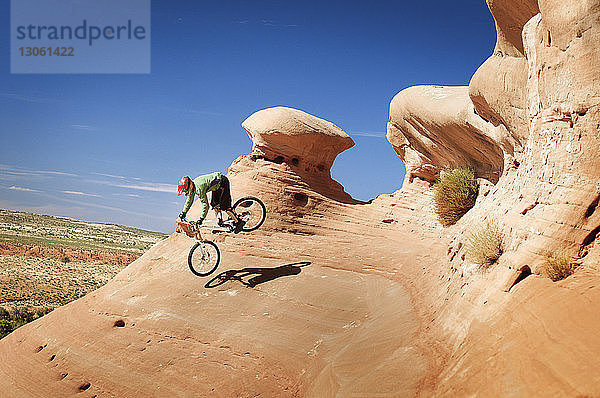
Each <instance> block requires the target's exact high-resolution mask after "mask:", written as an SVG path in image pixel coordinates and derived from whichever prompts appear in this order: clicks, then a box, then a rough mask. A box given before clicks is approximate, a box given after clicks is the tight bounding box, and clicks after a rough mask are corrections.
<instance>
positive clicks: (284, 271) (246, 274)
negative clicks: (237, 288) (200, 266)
mask: <svg viewBox="0 0 600 398" xmlns="http://www.w3.org/2000/svg"><path fill="white" fill-rule="evenodd" d="M310 264H311V262H310V261H302V262H298V263H291V264H285V265H280V266H278V267H271V268H261V267H248V268H242V269H230V270H228V271H224V272H221V273H220V274H219V275H217V276H215V277H214V278H212V279H211V280H209V281H208V282H206V285H204V287H205V288H207V289H210V288H214V287H217V286H220V285H222V284H223V283H225V282H227V281H238V282H240V283H241V284H243V285H244V286H248V287H255V286H257V285H260V284H261V283H265V282H269V281H272V280H274V279H277V278H281V277H284V276H292V275H298V274H299V273H300V272H301V271H302V267H306V266H307V265H310Z"/></svg>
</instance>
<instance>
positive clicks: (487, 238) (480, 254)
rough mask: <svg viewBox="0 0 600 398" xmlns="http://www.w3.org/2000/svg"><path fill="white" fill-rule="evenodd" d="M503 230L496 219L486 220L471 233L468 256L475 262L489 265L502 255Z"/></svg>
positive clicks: (483, 265)
mask: <svg viewBox="0 0 600 398" xmlns="http://www.w3.org/2000/svg"><path fill="white" fill-rule="evenodd" d="M502 240H503V235H502V230H501V229H500V227H499V225H498V223H497V222H495V221H486V223H485V224H484V225H483V226H481V227H480V228H479V229H476V230H474V231H473V232H471V234H470V235H469V238H468V241H467V256H468V257H469V259H470V260H471V261H473V262H474V263H475V264H479V265H480V266H482V267H489V266H490V265H492V264H494V263H495V262H496V261H498V259H499V258H500V256H501V255H502V250H503V249H502Z"/></svg>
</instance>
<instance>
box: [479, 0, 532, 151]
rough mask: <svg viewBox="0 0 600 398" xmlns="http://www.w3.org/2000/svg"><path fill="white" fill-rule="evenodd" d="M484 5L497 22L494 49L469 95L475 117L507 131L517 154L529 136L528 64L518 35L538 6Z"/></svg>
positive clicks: (494, 1) (496, 0)
mask: <svg viewBox="0 0 600 398" xmlns="http://www.w3.org/2000/svg"><path fill="white" fill-rule="evenodd" d="M487 3H488V6H489V8H490V11H491V12H492V15H493V16H494V20H495V22H496V32H497V39H496V47H495V49H494V53H493V54H492V56H490V57H489V58H488V59H487V60H486V61H485V62H484V63H483V65H481V66H480V67H479V69H477V71H476V72H475V74H474V75H473V77H472V79H471V82H470V84H469V94H470V96H471V100H472V101H473V104H474V106H475V109H476V110H477V113H478V114H479V115H480V116H481V117H483V118H484V119H486V120H489V121H490V122H491V123H493V124H494V125H496V126H500V127H501V128H506V129H507V130H508V133H509V134H510V135H511V136H512V137H513V138H514V139H515V140H516V141H517V143H518V145H517V147H516V149H517V150H520V149H521V147H522V146H523V145H524V144H525V141H526V140H527V137H528V135H529V134H528V128H527V106H526V99H527V95H526V92H525V84H526V82H527V61H526V59H525V53H524V50H523V41H522V38H521V32H522V30H523V26H524V25H525V23H526V22H527V21H528V20H529V19H530V18H531V17H533V16H534V15H535V14H537V13H538V5H537V1H536V0H525V1H518V2H517V1H506V0H488V2H487Z"/></svg>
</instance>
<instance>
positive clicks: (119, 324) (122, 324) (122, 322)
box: [113, 319, 125, 328]
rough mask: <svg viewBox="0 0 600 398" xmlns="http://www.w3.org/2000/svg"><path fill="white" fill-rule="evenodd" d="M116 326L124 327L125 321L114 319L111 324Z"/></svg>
mask: <svg viewBox="0 0 600 398" xmlns="http://www.w3.org/2000/svg"><path fill="white" fill-rule="evenodd" d="M113 326H114V327H116V328H124V327H125V321H124V320H122V319H119V320H118V321H115V324H114V325H113Z"/></svg>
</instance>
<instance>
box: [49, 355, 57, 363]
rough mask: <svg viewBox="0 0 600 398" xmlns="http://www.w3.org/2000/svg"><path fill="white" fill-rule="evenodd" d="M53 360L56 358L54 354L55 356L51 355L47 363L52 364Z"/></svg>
mask: <svg viewBox="0 0 600 398" xmlns="http://www.w3.org/2000/svg"><path fill="white" fill-rule="evenodd" d="M54 358H56V354H55V355H52V356H51V357H50V361H49V362H52V361H54Z"/></svg>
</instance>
